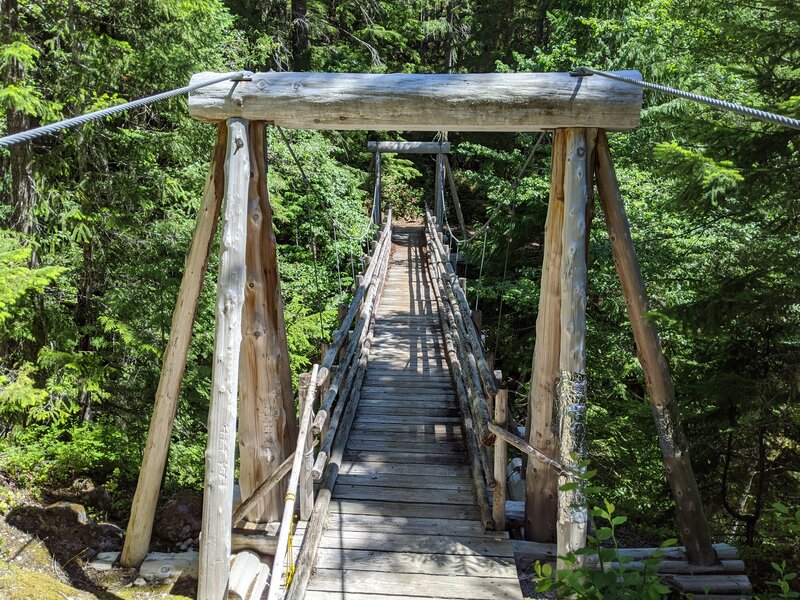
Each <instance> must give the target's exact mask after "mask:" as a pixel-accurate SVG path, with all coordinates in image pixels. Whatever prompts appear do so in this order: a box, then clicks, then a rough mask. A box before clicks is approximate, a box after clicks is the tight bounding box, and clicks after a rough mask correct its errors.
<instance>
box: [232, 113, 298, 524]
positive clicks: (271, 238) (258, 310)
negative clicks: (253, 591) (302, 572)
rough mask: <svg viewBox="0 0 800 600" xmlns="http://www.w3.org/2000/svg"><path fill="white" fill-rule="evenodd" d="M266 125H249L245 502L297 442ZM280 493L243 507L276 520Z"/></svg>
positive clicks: (242, 444) (242, 371) (242, 437)
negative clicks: (266, 146) (266, 142)
mask: <svg viewBox="0 0 800 600" xmlns="http://www.w3.org/2000/svg"><path fill="white" fill-rule="evenodd" d="M264 128H265V124H264V122H263V121H259V122H253V123H250V126H249V140H250V143H249V167H248V175H249V185H248V190H247V194H248V196H247V206H248V212H247V283H246V286H245V303H244V316H243V336H244V337H243V342H242V357H241V361H240V366H239V378H240V381H241V387H240V407H239V422H238V423H239V432H238V434H239V435H238V437H239V486H240V488H241V491H242V498H243V499H246V498H247V497H248V496H249V495H250V494H252V493H253V491H254V490H256V489H257V488H258V486H259V485H260V484H261V483H262V482H263V481H265V480H266V479H267V478H268V477H269V476H270V475H271V474H272V473H273V472H274V471H275V469H277V468H278V466H279V465H280V464H281V463H282V462H283V460H284V459H285V458H286V457H287V456H289V455H291V453H292V452H293V451H294V446H295V443H296V441H297V418H296V416H295V415H296V413H295V406H294V395H293V393H292V380H291V370H290V367H289V350H288V348H287V344H286V327H285V322H284V315H283V300H282V299H281V288H280V280H279V278H278V254H277V248H276V242H275V232H274V231H273V227H272V208H271V206H270V204H269V198H268V196H267V194H268V192H267V173H266V153H265V130H264ZM247 150H248V149H247V148H244V149H242V150H240V151H239V152H246V151H247ZM284 490H285V486H284V484H283V483H281V484H279V485H277V486H275V488H274V489H273V490H272V491H271V492H270V493H269V494H267V495H266V496H265V497H264V498H263V499H262V500H261V501H260V502H259V504H258V505H257V506H256V507H255V508H254V509H252V510H251V511H249V512H248V514H247V518H248V519H252V520H254V521H257V522H264V523H265V522H270V521H277V520H278V519H280V517H281V513H282V511H283V493H284Z"/></svg>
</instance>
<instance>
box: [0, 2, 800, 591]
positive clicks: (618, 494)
mask: <svg viewBox="0 0 800 600" xmlns="http://www.w3.org/2000/svg"><path fill="white" fill-rule="evenodd" d="M0 18H1V19H2V21H1V22H0V68H2V87H0V110H1V111H2V113H3V116H2V117H0V134H2V135H5V134H8V133H14V132H18V131H23V130H26V129H29V128H32V127H35V126H38V125H41V124H46V123H51V122H54V121H57V120H59V119H62V118H66V117H72V116H76V115H80V114H83V113H86V112H89V111H92V110H97V109H100V108H104V107H108V106H113V105H116V104H120V103H122V102H125V101H128V100H134V99H137V98H140V97H143V96H147V95H150V94H153V93H156V92H159V91H162V90H169V89H173V88H176V87H180V86H183V85H186V82H188V81H189V78H190V77H191V76H192V74H194V73H197V72H200V71H219V72H226V71H232V70H238V69H247V70H251V71H254V72H264V71H322V72H363V73H483V72H539V71H570V70H573V69H575V68H577V67H580V66H589V67H593V68H597V69H605V70H622V69H635V70H639V71H641V73H642V76H643V78H644V79H645V80H648V81H654V82H658V83H663V84H666V85H671V86H673V87H678V88H682V89H685V90H690V91H693V92H696V93H700V94H704V95H708V96H713V97H716V98H721V99H725V100H728V101H731V102H737V103H741V104H745V105H748V106H754V107H757V108H761V109H764V110H770V111H774V112H778V113H781V114H784V115H787V116H792V117H800V3H798V2H797V1H796V0H729V1H725V2H723V1H722V0H628V1H622V0H599V1H597V0H596V1H591V0H502V1H500V0H397V1H390V0H355V1H353V2H342V1H337V0H328V1H324V2H323V1H316V0H290V1H287V0H284V1H283V2H275V1H273V0H192V1H188V0H0ZM283 135H285V136H286V139H287V140H288V142H289V143H290V144H291V148H292V149H293V150H294V152H295V153H296V154H297V158H298V160H299V162H300V163H301V164H302V165H303V166H304V171H305V174H306V176H307V177H308V180H309V181H306V180H305V179H304V177H305V176H304V175H303V173H301V172H300V170H299V169H298V167H297V164H296V163H295V161H294V159H293V157H292V155H291V153H290V150H289V148H290V146H289V145H287V143H286V141H285V140H284V139H283ZM435 135H437V132H430V133H429V134H421V133H413V134H411V133H409V134H404V133H403V132H402V131H398V132H351V131H347V132H310V131H299V130H298V131H294V130H292V131H290V130H287V131H285V132H284V133H283V134H282V133H281V132H280V131H278V130H277V129H276V128H274V127H270V128H269V130H268V140H267V145H268V159H269V169H270V173H269V189H270V200H271V203H272V208H273V212H274V214H273V218H274V223H275V228H276V234H277V242H278V254H279V265H280V278H281V281H282V292H283V299H284V306H285V318H286V327H287V334H288V345H289V350H290V353H291V366H292V372H293V376H294V377H295V383H296V380H297V376H298V375H299V374H300V373H302V372H305V371H308V370H309V368H310V366H311V364H312V363H314V362H315V361H318V360H319V358H320V347H321V345H322V344H323V343H325V342H327V341H329V339H330V335H331V332H332V331H333V330H334V329H335V326H336V319H337V308H338V305H339V304H340V303H342V302H348V301H349V299H350V294H351V290H352V287H353V282H354V275H355V273H356V271H358V269H359V268H360V267H361V265H360V264H359V259H360V256H361V254H362V252H363V249H362V248H361V246H360V245H359V242H358V241H357V240H356V241H352V240H351V239H350V238H358V237H359V236H360V232H361V231H363V230H364V227H365V226H366V225H367V223H368V219H369V210H370V205H371V201H372V185H373V176H372V173H371V164H370V161H371V158H372V155H371V154H370V153H369V152H368V151H367V141H368V140H418V141H425V140H427V141H430V140H431V139H433V136H435ZM215 136H216V128H214V127H213V126H211V125H209V124H205V123H201V122H199V121H196V120H193V119H191V118H190V117H189V115H188V111H187V103H186V98H185V97H178V98H174V99H170V100H167V101H164V102H160V103H158V104H154V105H152V106H146V107H141V108H138V109H134V110H131V111H129V112H126V113H123V114H121V115H117V116H115V117H112V118H109V119H105V120H102V121H99V122H95V123H90V124H87V125H85V126H83V127H80V128H77V129H74V130H71V131H69V132H65V133H59V134H56V135H53V136H49V137H45V138H42V139H39V140H36V141H34V142H32V143H27V144H21V145H18V146H14V147H12V148H10V149H3V150H0V186H1V188H0V189H1V192H0V193H1V194H2V196H1V198H2V201H1V202H0V512H2V513H8V512H9V511H13V510H14V509H15V507H18V506H19V505H21V504H24V503H31V502H33V503H36V502H45V501H46V500H47V499H48V498H50V497H51V496H50V494H51V492H52V491H53V490H58V489H62V488H69V487H70V486H73V485H74V484H75V482H76V481H77V482H87V481H88V482H90V485H91V487H92V488H93V489H94V490H95V491H96V492H97V494H96V498H97V499H98V500H97V502H96V503H95V504H94V505H91V506H89V505H88V504H87V506H89V509H90V512H91V513H92V516H93V518H96V519H97V520H104V521H108V522H111V523H116V524H118V525H120V526H122V527H124V526H125V523H126V522H127V517H128V514H129V510H130V504H131V499H132V495H133V491H134V489H135V486H136V481H137V477H138V472H139V465H140V462H141V458H142V453H143V448H144V444H145V439H146V435H147V430H148V426H149V421H150V415H151V413H152V403H153V398H154V395H155V391H156V387H157V385H158V378H159V373H160V370H161V357H162V353H163V351H164V347H165V344H166V341H167V337H168V334H169V327H170V320H171V316H172V311H173V308H174V305H175V300H176V296H177V292H178V286H179V284H180V281H181V276H182V274H183V267H184V259H185V256H186V252H187V250H188V247H189V241H190V239H191V236H192V232H193V229H194V223H195V219H196V216H197V208H198V206H199V202H200V197H201V195H202V189H203V184H204V181H205V178H206V175H207V173H208V168H209V163H210V159H211V153H212V148H213V144H214V140H215ZM538 138H539V136H538V134H500V133H498V134H487V133H455V132H451V133H450V134H449V137H448V139H449V141H450V142H452V144H453V154H452V155H451V156H450V161H451V164H452V167H453V174H454V177H455V183H456V186H457V188H458V190H459V197H460V200H461V204H462V206H463V209H464V216H465V219H466V222H467V226H468V227H467V228H468V230H470V231H471V232H474V231H477V230H478V228H479V227H480V226H481V225H482V224H483V223H484V222H485V221H486V220H487V219H488V218H489V217H491V218H492V226H491V227H490V228H488V229H487V234H486V236H485V239H484V236H483V235H479V236H477V237H476V238H475V239H474V240H473V241H472V242H470V243H469V244H467V245H466V246H464V247H462V248H460V249H459V252H460V253H462V254H463V255H464V256H465V257H466V258H465V261H464V262H463V263H461V266H460V269H461V271H460V272H459V275H462V274H463V275H464V276H465V277H466V278H467V281H468V290H467V296H468V298H469V299H470V302H475V303H477V304H478V305H479V307H480V310H481V311H482V315H483V317H482V318H483V325H482V326H483V331H484V333H485V334H486V338H487V342H486V345H487V347H488V348H489V349H491V350H494V354H495V365H496V368H498V369H502V371H503V374H504V376H505V377H506V379H507V380H508V382H509V391H510V398H511V403H512V412H513V415H514V417H515V418H516V419H517V420H519V421H520V422H523V423H524V419H525V416H526V405H527V395H528V389H529V385H530V375H531V357H532V353H533V348H534V344H535V323H536V316H537V310H538V302H539V280H540V275H541V270H542V247H543V231H544V223H545V216H546V213H547V203H548V195H549V190H550V156H551V142H552V136H551V135H550V134H549V133H548V134H545V135H544V136H543V137H542V138H541V139H538ZM609 139H610V145H611V153H612V155H613V157H614V160H615V163H616V168H617V175H618V177H619V180H620V186H621V189H622V195H623V199H624V201H625V205H626V209H627V211H628V216H629V218H630V221H631V228H632V232H633V241H634V244H635V245H636V248H637V251H638V256H639V260H640V262H641V265H642V271H643V275H644V279H645V281H646V284H647V287H648V293H649V295H650V299H651V308H652V313H651V314H650V318H651V319H653V320H654V321H655V322H656V324H657V326H658V328H659V332H660V334H661V338H662V347H663V350H664V353H665V354H666V357H667V359H668V362H669V366H670V369H671V372H672V375H673V379H674V384H675V389H676V395H677V399H678V402H679V405H680V410H681V415H682V419H683V424H684V428H685V431H686V435H687V438H688V440H689V443H690V445H691V453H692V461H693V466H694V469H695V473H696V475H697V480H698V483H699V485H700V491H701V494H702V497H703V502H704V509H705V512H706V515H707V517H708V519H709V520H710V523H711V528H712V535H713V537H714V540H715V541H719V542H727V543H730V544H733V545H735V546H736V547H737V548H738V549H739V551H740V554H741V555H742V557H743V558H744V559H745V560H746V561H747V564H748V569H749V571H748V572H749V575H750V577H751V580H752V581H753V583H754V586H755V589H756V591H757V592H758V593H759V594H763V597H767V596H770V597H782V598H790V597H796V596H797V593H796V592H794V591H791V590H790V589H789V588H790V587H791V586H796V584H797V581H792V578H791V577H788V576H787V582H789V583H785V584H784V587H783V588H781V586H779V585H777V586H776V585H770V584H769V583H768V582H775V581H776V580H778V579H780V578H781V577H782V575H781V572H783V571H785V572H786V573H789V572H792V571H798V570H800V567H798V562H800V543H798V537H799V536H800V513H797V514H795V513H796V511H798V509H800V186H798V176H800V135H799V134H798V132H797V131H796V130H792V129H787V128H781V127H778V126H775V125H771V124H768V123H764V122H761V121H756V120H753V119H749V118H746V117H743V116H738V115H735V114H733V113H730V112H723V111H718V110H714V109H712V108H709V107H706V106H702V105H700V104H696V103H691V102H688V101H685V100H680V99H676V98H674V97H671V96H668V95H666V94H662V93H657V92H650V91H646V92H645V95H644V108H643V112H642V121H641V125H640V126H639V127H638V128H637V129H634V130H632V131H630V132H625V133H610V134H609ZM537 142H538V145H536V144H537ZM534 148H535V150H534V151H533V154H532V157H531V160H530V162H529V163H528V164H527V165H525V163H526V159H527V158H528V157H529V153H530V152H531V150H532V149H534ZM382 169H383V196H384V198H385V199H386V202H390V203H391V204H392V206H393V209H394V213H395V217H396V218H400V219H418V218H420V217H421V215H422V212H423V202H424V201H426V200H427V201H428V202H430V200H431V199H432V198H433V185H434V183H433V182H434V176H433V173H434V170H435V163H434V161H433V160H432V159H431V158H430V157H427V156H420V157H413V158H412V159H409V158H408V157H400V156H393V155H390V154H387V155H385V156H384V159H383V164H382ZM447 202H448V209H447V210H448V214H449V217H450V222H451V224H452V223H454V222H455V216H454V215H455V213H454V212H453V207H452V205H451V204H450V197H449V196H448V200H447ZM331 219H335V220H336V221H337V222H338V223H340V224H341V227H342V228H343V230H344V231H346V232H347V234H342V235H338V236H336V235H335V234H334V233H333V230H332V227H331ZM484 244H485V260H483V261H482V252H483V249H484ZM454 251H455V247H454ZM216 273H217V258H216V256H212V259H211V263H210V265H209V268H208V273H207V276H206V285H205V288H204V290H203V293H202V297H201V302H200V305H199V308H198V311H197V317H196V322H195V326H194V337H193V341H192V346H191V350H190V355H189V361H188V364H187V368H186V374H185V377H184V382H183V386H182V391H181V397H180V405H179V409H178V416H177V420H176V425H175V430H174V432H173V436H172V443H171V447H170V454H169V460H168V466H167V471H166V475H165V479H164V482H163V488H162V497H168V496H169V495H170V494H175V493H179V492H184V491H187V490H201V489H202V487H203V453H204V450H205V444H206V419H207V414H208V405H209V398H210V378H211V364H212V355H213V344H214V297H215V287H214V286H215V281H216ZM587 310H588V315H587V321H588V326H587V371H588V381H589V392H588V413H587V433H586V439H587V448H586V450H587V458H588V459H589V460H590V461H591V465H592V469H596V470H597V477H596V478H595V479H594V480H593V482H594V483H595V484H596V485H597V486H598V487H600V488H601V490H602V491H601V492H600V496H601V497H602V498H605V499H607V500H608V501H610V502H613V503H614V505H615V506H616V510H617V511H618V512H619V513H620V514H623V515H626V516H627V522H626V523H625V524H624V526H620V527H618V528H617V532H616V535H617V536H618V538H619V539H620V541H621V543H622V544H623V545H629V546H657V545H658V544H660V543H661V542H662V541H663V540H665V539H668V538H673V537H677V535H676V533H677V531H676V524H675V512H674V502H673V500H672V496H671V494H670V491H669V487H668V486H667V484H666V482H665V479H664V474H663V464H662V459H661V454H660V451H659V446H658V439H657V435H656V429H655V425H654V423H653V418H652V410H651V406H650V403H649V401H648V399H647V398H646V393H645V386H644V376H643V374H642V370H641V368H640V365H639V362H638V360H637V358H636V349H635V347H634V343H633V338H632V334H631V328H630V324H629V322H628V318H627V314H626V308H625V300H624V298H623V295H622V292H621V289H620V284H619V280H618V278H617V276H616V272H615V269H614V261H613V259H612V256H611V247H610V243H609V240H608V235H607V231H606V227H605V222H604V220H603V218H602V214H601V211H600V207H599V205H598V206H597V207H596V209H595V215H594V221H593V223H592V227H591V237H590V244H589V288H588V308H587ZM0 540H1V538H0ZM1 547H2V543H0V548H1ZM782 561H786V564H785V565H782V564H781V563H782ZM772 563H775V564H772ZM776 569H780V570H781V572H778V571H777V570H776ZM0 589H2V588H0ZM791 594H795V595H794V596H792V595H791Z"/></svg>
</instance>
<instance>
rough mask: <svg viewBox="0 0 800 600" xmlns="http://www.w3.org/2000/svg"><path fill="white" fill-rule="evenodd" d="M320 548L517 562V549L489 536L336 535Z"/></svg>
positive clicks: (340, 533) (349, 533)
mask: <svg viewBox="0 0 800 600" xmlns="http://www.w3.org/2000/svg"><path fill="white" fill-rule="evenodd" d="M320 547H321V548H340V549H342V550H375V551H379V552H411V553H422V554H452V555H463V556H499V557H505V558H512V559H513V558H514V549H513V547H512V546H511V544H509V541H508V540H507V539H505V538H502V537H501V538H492V537H490V536H488V535H481V536H474V537H469V536H436V535H411V534H395V533H383V532H373V531H369V532H366V531H342V532H338V531H337V532H336V533H335V534H331V535H324V536H323V537H322V542H321V544H320Z"/></svg>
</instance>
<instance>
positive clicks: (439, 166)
mask: <svg viewBox="0 0 800 600" xmlns="http://www.w3.org/2000/svg"><path fill="white" fill-rule="evenodd" d="M443 156H444V154H442V153H441V152H439V153H438V154H437V155H436V188H435V190H434V204H433V210H434V216H435V217H436V227H437V228H438V229H439V231H441V230H442V227H443V223H444V185H442V183H443V182H442V171H443V165H444V161H443V159H442V157H443Z"/></svg>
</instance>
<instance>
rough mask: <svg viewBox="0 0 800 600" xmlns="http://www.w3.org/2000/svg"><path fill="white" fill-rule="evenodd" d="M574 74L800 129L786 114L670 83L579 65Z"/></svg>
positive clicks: (797, 123) (796, 120)
mask: <svg viewBox="0 0 800 600" xmlns="http://www.w3.org/2000/svg"><path fill="white" fill-rule="evenodd" d="M573 74H574V75H576V76H586V75H599V76H600V77H606V78H607V79H613V80H614V81H619V82H621V83H628V84H630V85H635V86H637V87H640V88H644V89H648V90H654V91H656V92H663V93H665V94H670V95H671V96H677V97H678V98H683V99H685V100H691V101H692V102H699V103H700V104H705V105H707V106H712V107H714V108H718V109H720V110H727V111H729V112H734V113H737V114H740V115H744V116H746V117H751V118H753V119H759V120H761V121H766V122H768V123H773V124H775V125H780V126H781V127H790V128H792V129H800V119H792V118H791V117H786V116H784V115H779V114H776V113H773V112H769V111H766V110H759V109H757V108H752V107H750V106H744V105H743V104H737V103H736V102H728V101H727V100H720V99H719V98H712V97H710V96H703V95H701V94H695V93H694V92H687V91H686V90H680V89H678V88H674V87H670V86H668V85H661V84H658V83H651V82H649V81H641V80H639V79H633V78H632V77H625V76H624V75H617V74H616V73H609V72H607V71H600V70H599V69H592V68H590V67H578V68H577V69H576V70H575V71H573Z"/></svg>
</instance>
